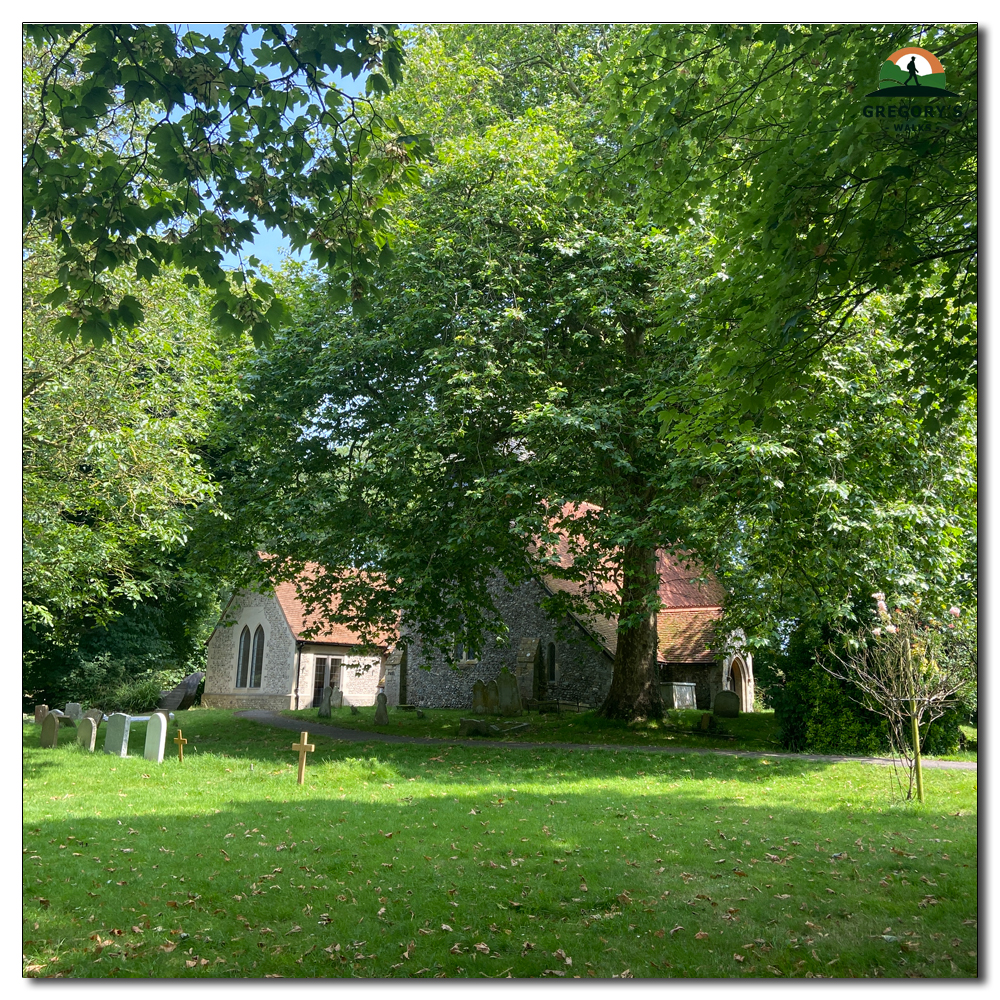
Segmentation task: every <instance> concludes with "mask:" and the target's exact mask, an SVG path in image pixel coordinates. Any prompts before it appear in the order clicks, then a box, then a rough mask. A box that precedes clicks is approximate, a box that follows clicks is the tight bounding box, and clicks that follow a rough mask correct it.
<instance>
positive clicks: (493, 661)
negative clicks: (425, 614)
mask: <svg viewBox="0 0 1000 1000" xmlns="http://www.w3.org/2000/svg"><path fill="white" fill-rule="evenodd" d="M504 584H505V581H504V579H503V577H501V576H500V575H499V574H495V575H494V576H493V578H492V580H491V583H490V591H491V593H492V595H493V600H494V603H495V604H496V607H497V610H498V611H499V612H500V614H501V616H502V618H503V620H504V621H505V622H506V624H507V627H508V629H509V630H510V631H509V633H508V636H507V644H506V645H505V646H500V645H498V644H497V643H496V641H495V640H488V641H487V642H486V644H485V647H484V649H483V650H482V653H481V656H480V659H479V660H476V661H470V662H467V663H462V664H459V665H458V666H457V667H456V668H452V667H451V666H450V665H449V664H448V663H446V662H445V660H444V657H442V656H440V655H437V654H436V653H435V651H433V650H432V649H430V648H428V649H425V648H424V646H423V643H422V642H421V641H420V635H419V633H416V632H410V633H409V635H410V636H411V644H410V647H409V650H408V653H407V668H406V683H407V701H408V703H409V704H411V705H418V706H421V707H427V708H466V709H470V710H471V708H472V685H473V684H474V683H475V682H476V681H477V680H481V681H482V682H483V683H484V684H488V683H489V682H490V681H492V680H497V679H498V678H499V676H500V671H501V670H502V669H503V668H504V667H506V668H507V669H508V670H509V671H510V672H511V673H512V674H514V675H515V676H517V650H518V646H519V645H520V640H521V639H523V638H537V639H538V640H539V642H540V643H541V649H542V656H543V658H544V656H545V652H546V650H547V649H548V645H549V643H550V642H553V643H555V647H556V680H555V682H552V681H549V682H548V684H547V689H546V698H548V699H560V700H563V701H571V702H577V701H579V702H580V704H581V705H599V704H600V703H601V702H602V701H603V700H604V698H605V696H606V695H607V693H608V689H609V688H610V687H611V670H612V660H611V657H610V656H608V654H607V653H605V652H604V651H603V650H601V649H598V648H597V647H596V646H595V644H594V642H593V640H591V639H590V638H589V637H588V636H587V635H586V633H585V632H584V631H583V629H582V628H581V627H580V626H579V625H578V624H577V623H576V622H575V621H574V620H573V619H572V618H569V617H564V618H561V619H553V618H550V617H549V616H548V615H547V614H545V612H543V611H542V609H541V606H540V602H541V600H542V599H543V598H544V597H545V596H546V591H545V589H544V588H543V587H542V585H541V584H540V583H538V582H537V581H534V580H532V581H529V582H528V583H525V584H522V585H521V586H519V587H517V588H515V589H514V590H513V591H512V592H508V591H507V590H506V588H505V585H504ZM558 624H562V625H563V629H561V630H560V629H558V628H557V625H558ZM403 631H404V632H405V631H406V629H405V627H404V629H403ZM424 667H429V668H430V669H429V670H427V669H423V668H424ZM389 684H390V678H389V677H388V676H387V678H386V693H387V694H389ZM396 684H397V686H398V681H396ZM390 703H394V702H393V701H392V696H391V695H390Z"/></svg>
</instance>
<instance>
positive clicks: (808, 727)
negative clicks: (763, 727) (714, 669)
mask: <svg viewBox="0 0 1000 1000" xmlns="http://www.w3.org/2000/svg"><path fill="white" fill-rule="evenodd" d="M826 641H827V637H826V635H825V629H823V628H820V627H817V626H815V625H810V624H804V625H800V626H799V627H798V628H797V629H796V630H795V631H794V632H793V633H792V635H791V637H790V639H789V643H788V647H787V649H786V650H785V652H784V653H783V654H780V655H778V656H777V657H775V658H774V659H773V660H772V661H770V662H765V663H764V664H762V667H763V670H762V673H763V674H764V676H765V679H766V680H767V682H768V683H767V698H768V700H769V701H770V702H771V704H772V705H773V707H774V716H775V720H776V721H777V723H778V739H779V740H780V741H781V743H782V745H783V746H785V747H786V748H787V749H789V750H795V751H799V752H809V753H830V754H857V755H863V756H875V755H881V754H885V753H887V752H888V750H889V727H888V724H887V723H886V721H885V719H883V718H882V717H881V716H879V715H877V714H875V713H874V712H870V711H868V710H867V709H866V708H864V707H863V706H862V705H860V704H859V703H858V701H857V700H856V698H858V697H860V694H861V692H860V691H857V690H855V689H852V687H851V685H849V684H847V683H846V682H844V681H839V680H837V679H836V678H834V677H831V676H830V675H829V674H828V673H826V672H825V671H824V670H823V669H822V667H820V666H819V664H818V663H817V662H816V651H817V650H821V649H823V648H824V646H825V645H826Z"/></svg>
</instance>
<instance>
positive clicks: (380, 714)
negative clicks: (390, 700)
mask: <svg viewBox="0 0 1000 1000" xmlns="http://www.w3.org/2000/svg"><path fill="white" fill-rule="evenodd" d="M385 705H386V697H385V692H384V691H379V693H378V697H377V698H376V699H375V725H376V726H388V725H389V712H388V710H387V709H386V707H385Z"/></svg>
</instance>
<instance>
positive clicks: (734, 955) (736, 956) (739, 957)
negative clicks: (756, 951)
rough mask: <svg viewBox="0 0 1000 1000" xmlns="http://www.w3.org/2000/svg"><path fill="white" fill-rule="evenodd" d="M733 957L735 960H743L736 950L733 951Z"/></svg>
mask: <svg viewBox="0 0 1000 1000" xmlns="http://www.w3.org/2000/svg"><path fill="white" fill-rule="evenodd" d="M733 958H734V959H735V960H736V961H737V962H742V961H743V956H742V955H738V954H737V953H736V952H733Z"/></svg>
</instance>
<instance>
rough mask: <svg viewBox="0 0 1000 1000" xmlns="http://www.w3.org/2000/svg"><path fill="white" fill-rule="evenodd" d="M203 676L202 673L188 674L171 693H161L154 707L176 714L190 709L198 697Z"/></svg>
mask: <svg viewBox="0 0 1000 1000" xmlns="http://www.w3.org/2000/svg"><path fill="white" fill-rule="evenodd" d="M204 676H205V674H204V672H203V671H201V670H196V671H195V672H194V673H193V674H188V675H187V677H185V678H184V680H182V681H181V682H180V684H178V685H177V687H175V688H174V689H173V690H172V691H161V692H160V700H159V702H158V703H157V706H156V707H157V708H165V709H168V710H171V709H176V710H177V711H178V712H182V711H184V710H185V709H187V708H190V707H191V706H192V705H193V704H194V700H195V698H196V697H197V696H198V687H199V685H200V684H201V682H202V679H203V678H204Z"/></svg>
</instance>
